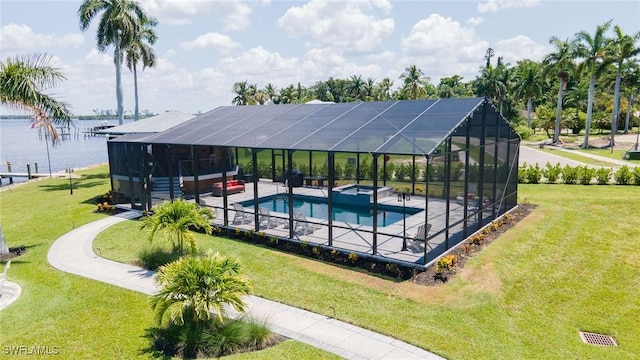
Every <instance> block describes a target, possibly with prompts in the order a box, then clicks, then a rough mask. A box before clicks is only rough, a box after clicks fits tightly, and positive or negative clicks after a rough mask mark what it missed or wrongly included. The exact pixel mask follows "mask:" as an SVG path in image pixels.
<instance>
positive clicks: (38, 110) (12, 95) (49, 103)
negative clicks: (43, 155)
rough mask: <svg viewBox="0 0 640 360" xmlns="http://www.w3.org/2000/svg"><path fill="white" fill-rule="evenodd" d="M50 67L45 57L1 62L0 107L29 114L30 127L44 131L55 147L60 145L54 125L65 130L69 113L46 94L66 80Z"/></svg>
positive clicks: (20, 56)
mask: <svg viewBox="0 0 640 360" xmlns="http://www.w3.org/2000/svg"><path fill="white" fill-rule="evenodd" d="M50 63H51V56H49V55H47V54H23V55H17V56H15V57H12V58H7V60H6V61H2V62H0V103H2V104H3V105H6V106H8V107H10V108H14V109H17V110H26V111H30V112H32V113H33V122H32V125H33V126H38V127H42V128H43V129H45V132H47V133H48V134H49V136H50V137H51V141H52V143H53V145H56V144H58V143H59V142H60V136H59V135H58V131H57V129H56V125H59V126H61V125H62V126H68V125H69V123H70V122H71V110H70V107H69V105H68V104H67V103H65V102H62V101H59V100H56V99H54V98H53V97H51V96H50V95H47V94H46V92H45V91H46V90H48V89H50V88H52V87H55V86H57V85H58V84H59V83H60V82H61V81H62V80H65V79H66V78H65V76H64V74H62V72H61V71H60V69H58V68H55V67H53V66H51V65H50Z"/></svg>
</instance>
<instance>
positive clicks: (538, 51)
mask: <svg viewBox="0 0 640 360" xmlns="http://www.w3.org/2000/svg"><path fill="white" fill-rule="evenodd" d="M494 50H495V52H496V55H497V56H502V57H503V59H504V61H505V62H507V63H511V64H512V65H515V63H516V62H517V61H518V60H522V59H530V60H533V61H542V59H543V58H544V57H545V56H546V55H547V54H549V53H550V52H551V51H552V50H551V49H550V48H549V47H548V46H546V45H540V44H537V43H535V42H534V41H533V40H531V39H530V38H528V37H527V36H524V35H518V36H516V37H514V38H511V39H504V40H500V41H498V43H497V44H496V46H495V48H494Z"/></svg>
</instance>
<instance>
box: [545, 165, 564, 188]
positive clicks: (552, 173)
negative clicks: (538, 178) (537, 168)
mask: <svg viewBox="0 0 640 360" xmlns="http://www.w3.org/2000/svg"><path fill="white" fill-rule="evenodd" d="M560 174H562V167H561V166H560V163H559V162H558V163H556V164H555V165H551V163H550V162H548V161H547V164H546V165H545V168H544V169H542V176H544V177H545V179H547V183H549V184H555V183H556V181H558V179H559V178H560Z"/></svg>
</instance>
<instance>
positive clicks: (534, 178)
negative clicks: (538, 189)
mask: <svg viewBox="0 0 640 360" xmlns="http://www.w3.org/2000/svg"><path fill="white" fill-rule="evenodd" d="M525 176H526V178H527V182H529V183H530V184H539V183H540V179H541V178H542V171H540V165H538V164H535V166H534V165H529V166H528V167H527V170H526V173H525Z"/></svg>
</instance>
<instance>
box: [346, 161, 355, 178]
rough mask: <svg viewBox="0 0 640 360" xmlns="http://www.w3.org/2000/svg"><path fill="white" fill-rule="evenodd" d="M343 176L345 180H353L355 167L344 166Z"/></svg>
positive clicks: (351, 165)
mask: <svg viewBox="0 0 640 360" xmlns="http://www.w3.org/2000/svg"><path fill="white" fill-rule="evenodd" d="M343 174H344V177H345V178H346V179H353V178H354V175H355V174H356V168H355V166H353V164H350V163H346V164H345V165H344V170H343Z"/></svg>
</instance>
